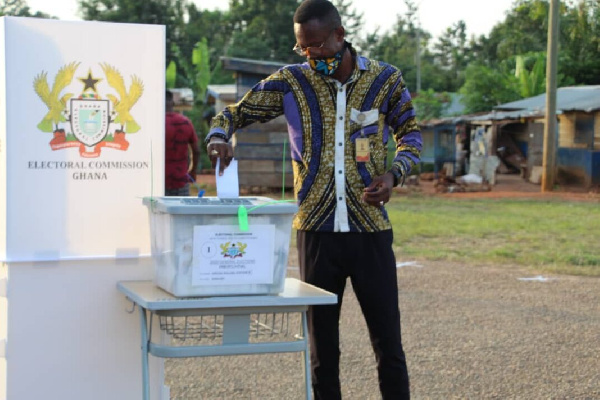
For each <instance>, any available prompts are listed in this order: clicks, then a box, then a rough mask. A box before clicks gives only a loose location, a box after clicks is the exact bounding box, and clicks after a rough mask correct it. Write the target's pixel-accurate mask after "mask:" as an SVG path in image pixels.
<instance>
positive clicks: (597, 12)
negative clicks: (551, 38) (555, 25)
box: [559, 0, 600, 85]
mask: <svg viewBox="0 0 600 400" xmlns="http://www.w3.org/2000/svg"><path fill="white" fill-rule="evenodd" d="M560 30H561V35H560V54H559V71H561V73H562V74H563V75H566V76H567V77H568V78H571V80H572V81H573V82H576V83H577V84H586V85H598V84H600V2H599V1H590V0H587V1H586V0H580V1H579V2H578V3H577V4H575V5H574V6H573V7H571V8H569V9H567V10H566V11H565V13H564V15H563V17H562V20H561V23H560Z"/></svg>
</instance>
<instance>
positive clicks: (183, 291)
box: [144, 197, 297, 297]
mask: <svg viewBox="0 0 600 400" xmlns="http://www.w3.org/2000/svg"><path fill="white" fill-rule="evenodd" d="M144 204H145V205H146V206H147V207H148V211H149V215H150V231H151V237H152V238H151V242H152V257H153V259H154V266H155V283H156V285H157V286H159V287H160V288H162V289H164V290H166V291H168V292H169V293H171V294H173V295H174V296H178V297H185V296H227V295H240V294H277V293H280V292H281V291H283V284H284V278H285V270H286V266H287V260H288V252H289V243H290V233H291V230H292V218H293V216H294V213H295V212H296V211H297V206H296V204H294V203H289V202H282V201H275V200H272V199H270V198H267V197H240V198H235V199H220V198H217V197H203V198H194V197H158V198H144ZM240 207H241V208H242V209H240ZM246 213H247V219H244V218H245V217H244V215H245V214H246ZM246 222H247V223H246ZM246 225H247V226H246Z"/></svg>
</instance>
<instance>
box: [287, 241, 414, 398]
mask: <svg viewBox="0 0 600 400" xmlns="http://www.w3.org/2000/svg"><path fill="white" fill-rule="evenodd" d="M392 240H393V234H392V231H391V230H389V231H383V232H376V233H337V232H336V233H329V232H308V231H298V233H297V246H298V255H299V262H300V275H301V278H302V280H303V281H305V282H307V283H310V284H312V285H315V286H317V287H320V288H322V289H325V290H327V291H329V292H332V293H335V294H337V295H338V304H336V305H323V306H312V307H310V308H309V310H308V331H309V339H310V359H311V368H312V380H313V392H314V396H315V399H316V400H319V399H323V400H336V399H341V398H342V395H341V390H340V378H339V371H340V368H339V362H340V349H339V318H340V310H341V307H342V297H343V294H344V288H345V287H346V280H347V278H348V277H349V278H350V281H351V282H352V287H353V289H354V292H355V293H356V297H357V299H358V302H359V303H360V307H361V310H362V313H363V315H364V317H365V320H366V322H367V327H368V329H369V336H370V339H371V345H372V346H373V351H374V352H375V358H376V360H377V372H378V375H379V389H380V390H381V394H382V396H383V399H384V400H388V399H410V389H409V381H408V370H407V368H406V358H405V356H404V350H403V349H402V336H401V333H400V310H399V308H398V283H397V280H396V258H395V256H394V252H393V249H392Z"/></svg>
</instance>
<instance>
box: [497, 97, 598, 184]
mask: <svg viewBox="0 0 600 400" xmlns="http://www.w3.org/2000/svg"><path fill="white" fill-rule="evenodd" d="M545 98H546V95H545V94H542V95H539V96H535V97H531V98H528V99H523V100H519V101H515V102H512V103H507V104H503V105H500V106H498V107H496V110H499V111H501V112H503V111H507V112H509V113H510V112H514V111H512V110H521V111H517V112H523V111H524V110H529V111H530V112H532V113H533V112H537V114H539V115H541V117H542V118H543V115H544V112H545V110H544V108H545ZM556 108H557V114H558V116H557V118H558V129H557V155H556V172H557V181H558V182H559V183H561V182H563V183H579V184H582V185H583V186H584V187H586V188H589V187H591V186H594V185H600V86H577V87H564V88H559V89H558V91H557V106H556ZM519 122H520V123H523V122H522V121H519ZM533 122H535V123H536V124H539V125H541V127H542V129H543V120H542V119H538V120H535V121H533ZM529 123H531V121H530V120H529ZM535 132H537V129H536V130H535ZM541 140H542V142H541V144H542V145H543V138H542V139H541ZM529 153H531V151H530V152H529ZM529 157H530V156H528V157H527V158H528V162H529ZM539 165H541V161H540V164H539Z"/></svg>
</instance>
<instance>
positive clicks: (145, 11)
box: [79, 0, 185, 66]
mask: <svg viewBox="0 0 600 400" xmlns="http://www.w3.org/2000/svg"><path fill="white" fill-rule="evenodd" d="M184 5H185V0H80V1H79V8H80V10H81V14H82V16H83V19H85V20H93V21H111V22H128V23H139V24H156V25H166V26H167V35H166V36H167V37H166V42H167V47H166V56H167V57H166V63H165V66H166V65H168V64H169V62H170V61H171V60H173V59H174V56H173V53H172V45H173V44H174V43H178V41H179V38H180V35H181V32H182V31H183V26H184V14H185V13H184V11H185V8H184Z"/></svg>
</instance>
